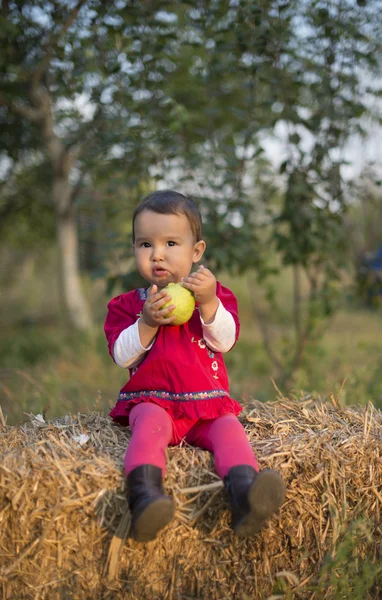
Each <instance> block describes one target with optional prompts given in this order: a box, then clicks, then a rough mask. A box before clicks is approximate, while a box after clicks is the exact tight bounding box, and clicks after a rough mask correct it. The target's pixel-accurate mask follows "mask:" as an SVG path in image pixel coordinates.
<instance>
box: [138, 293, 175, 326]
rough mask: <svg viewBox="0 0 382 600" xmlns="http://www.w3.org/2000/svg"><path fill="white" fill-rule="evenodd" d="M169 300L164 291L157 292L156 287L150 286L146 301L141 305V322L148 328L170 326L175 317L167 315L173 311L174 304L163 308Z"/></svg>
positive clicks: (169, 297)
mask: <svg viewBox="0 0 382 600" xmlns="http://www.w3.org/2000/svg"><path fill="white" fill-rule="evenodd" d="M170 300H171V296H169V295H168V293H167V291H166V290H160V291H159V292H158V286H156V285H152V286H151V288H149V291H148V294H147V300H146V302H145V303H144V305H143V314H142V317H141V318H142V320H143V322H144V323H145V324H146V325H148V326H149V327H159V326H160V325H170V324H171V323H172V322H173V320H174V319H175V316H173V317H169V316H168V315H169V314H170V313H171V312H172V311H173V310H174V308H175V304H169V305H168V306H166V308H163V306H164V305H165V304H167V302H169V301H170Z"/></svg>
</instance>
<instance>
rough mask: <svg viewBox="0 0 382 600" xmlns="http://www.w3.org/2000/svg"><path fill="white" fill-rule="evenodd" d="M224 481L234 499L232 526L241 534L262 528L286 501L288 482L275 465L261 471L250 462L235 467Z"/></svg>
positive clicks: (246, 535)
mask: <svg viewBox="0 0 382 600" xmlns="http://www.w3.org/2000/svg"><path fill="white" fill-rule="evenodd" d="M224 483H225V485H226V488H227V491H228V494H229V498H230V503H231V510H232V522H231V527H232V529H233V530H234V531H235V533H236V534H237V535H238V536H240V537H249V536H251V535H254V534H255V533H257V532H258V531H260V529H261V528H262V526H263V525H264V523H265V522H266V521H267V519H269V517H270V516H271V515H272V514H273V513H274V512H275V511H276V510H277V509H279V508H280V506H281V505H282V503H283V502H284V497H285V485H284V482H283V480H282V477H281V475H279V473H277V471H272V470H271V469H265V470H264V471H260V472H259V473H257V472H256V471H255V469H254V468H253V467H250V466H249V465H239V466H237V467H232V468H231V469H230V470H229V472H228V475H227V476H226V477H225V478H224Z"/></svg>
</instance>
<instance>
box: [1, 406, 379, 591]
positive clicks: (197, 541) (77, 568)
mask: <svg viewBox="0 0 382 600" xmlns="http://www.w3.org/2000/svg"><path fill="white" fill-rule="evenodd" d="M240 419H241V421H242V423H243V425H244V427H245V429H246V433H247V435H248V439H249V440H250V443H251V445H252V447H253V449H254V451H255V453H256V455H257V457H258V459H259V462H260V466H261V468H265V467H270V468H273V469H277V470H278V471H279V472H280V473H281V474H282V476H283V478H284V480H285V483H286V487H287V496H286V501H285V504H284V505H283V507H282V508H281V510H280V511H279V513H278V514H277V515H276V516H274V517H273V518H272V519H271V521H270V522H269V523H268V524H267V525H266V526H265V527H264V529H263V530H262V531H261V532H260V533H259V534H258V535H257V536H256V537H254V538H253V539H247V540H241V539H239V538H237V537H236V536H235V535H234V534H233V532H232V531H231V529H230V526H229V516H230V515H229V506H228V502H227V496H226V492H225V490H224V489H223V485H222V482H221V481H220V480H219V478H218V477H217V475H216V473H215V471H214V467H213V458H212V456H211V455H210V453H209V452H207V451H203V450H200V449H197V448H193V447H190V446H188V445H187V444H182V445H181V446H180V447H176V448H170V449H169V450H168V466H167V475H166V478H165V487H166V490H167V491H168V493H170V494H171V495H172V496H173V498H174V501H175V503H176V517H175V519H174V521H173V522H172V523H171V525H170V526H169V527H168V528H167V529H165V530H164V531H163V532H161V533H160V535H159V536H158V538H157V540H155V541H153V542H150V543H148V544H138V543H137V542H134V541H133V540H131V539H130V538H129V537H128V533H129V526H130V515H129V511H128V506H127V501H126V497H125V478H124V475H123V456H124V452H125V449H126V446H127V445H128V443H129V439H130V431H129V429H128V428H124V427H121V426H119V425H116V424H114V423H113V422H112V421H111V420H110V419H109V418H108V417H103V416H101V415H99V414H97V413H89V414H78V415H76V416H71V415H66V416H64V417H62V418H60V419H56V420H53V421H50V422H47V421H45V419H44V417H43V416H42V415H37V416H34V415H29V417H28V421H26V422H25V423H23V424H20V425H17V426H9V425H7V424H6V420H5V419H4V418H2V419H0V452H1V461H0V463H1V464H0V524H1V527H0V586H1V587H0V589H1V590H2V598H4V599H12V600H13V599H16V598H17V599H18V600H23V599H25V600H30V599H33V600H40V599H44V598H49V600H55V599H57V600H58V599H60V600H61V599H67V598H70V599H75V600H76V599H78V600H82V599H83V600H85V599H86V600H89V599H90V598H92V599H98V598H99V599H101V598H102V599H104V598H105V599H107V598H110V599H113V600H114V599H116V600H118V599H122V598H129V599H135V598H136V599H138V598H139V599H141V598H147V599H157V598H160V599H162V598H163V599H168V600H170V599H171V600H177V599H178V600H179V599H182V600H186V599H188V598H201V599H204V598H206V599H208V600H218V599H219V600H222V599H223V598H226V599H236V598H237V599H240V600H242V599H245V598H251V599H254V600H256V599H260V598H261V599H265V598H270V597H272V596H273V597H274V598H276V597H279V598H280V597H281V598H283V597H284V596H283V594H282V593H281V594H280V593H279V591H278V590H280V589H286V588H288V589H290V590H292V591H293V596H291V597H294V598H311V599H312V600H313V599H316V598H318V596H317V594H316V592H314V591H312V590H314V584H315V582H317V581H318V577H319V572H320V570H322V568H323V566H324V565H325V564H326V562H325V557H327V556H328V555H330V556H332V557H333V556H335V553H336V548H338V544H340V542H341V540H342V539H343V535H344V531H345V530H346V528H347V527H348V526H349V525H350V524H351V523H353V522H354V521H357V520H359V519H363V521H362V522H365V523H366V524H367V525H366V524H365V533H364V534H362V535H358V536H357V538H356V539H355V541H354V545H355V546H354V548H353V553H355V554H356V556H357V557H358V558H359V560H360V561H370V563H371V564H374V565H378V564H379V563H380V561H381V557H382V556H381V555H382V544H381V539H382V537H381V533H382V518H381V513H382V502H381V501H382V413H381V412H380V411H378V410H377V409H376V408H375V407H374V406H373V405H371V404H368V405H367V406H365V407H360V406H358V407H341V406H340V405H339V403H338V402H333V401H332V402H331V403H325V402H318V401H314V400H313V399H311V398H310V397H308V399H304V400H303V401H297V400H294V399H287V398H281V399H279V400H278V401H276V402H269V403H260V402H257V401H254V402H253V403H252V404H251V405H249V406H247V407H246V409H245V412H244V413H243V414H242V416H241V417H240ZM381 589H382V586H380V584H378V583H376V584H375V586H374V589H373V591H372V592H371V595H370V596H369V597H370V598H379V597H380V593H381ZM320 593H321V595H320V596H319V597H320V598H321V597H322V598H328V599H329V598H331V597H332V596H331V595H330V594H332V593H333V589H332V588H331V587H330V586H329V587H328V588H327V589H326V590H321V592H320Z"/></svg>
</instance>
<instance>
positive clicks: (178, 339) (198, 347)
mask: <svg viewBox="0 0 382 600" xmlns="http://www.w3.org/2000/svg"><path fill="white" fill-rule="evenodd" d="M216 293H217V296H218V298H219V299H220V301H221V303H222V304H223V306H224V307H225V308H226V309H227V310H228V311H229V312H230V313H231V314H232V316H233V318H234V320H235V324H236V340H237V338H238V336H239V328H240V324H239V317H238V311H237V300H236V298H235V296H234V295H233V293H232V292H231V291H230V290H229V289H228V288H225V287H223V286H222V285H221V284H220V283H218V284H217V292H216ZM146 297H147V296H146V290H145V289H144V288H140V289H137V290H133V291H131V292H128V293H126V294H121V295H120V296H117V297H116V298H114V299H113V300H111V301H110V302H109V304H108V314H107V317H106V321H105V334H106V338H107V341H108V345H109V353H110V355H111V356H112V358H113V359H114V357H113V347H114V344H115V342H116V340H117V339H118V337H119V335H120V334H121V332H122V331H123V330H124V329H126V328H127V327H129V326H130V325H132V324H133V323H135V321H137V320H138V319H139V317H140V314H141V312H142V310H143V305H144V303H145V301H146ZM129 372H130V379H129V381H128V382H127V383H126V385H124V387H123V388H122V389H121V391H120V394H119V398H118V401H117V404H116V406H115V407H114V408H113V410H112V411H111V412H110V416H111V417H112V418H113V419H114V420H115V421H118V422H119V423H121V424H122V425H128V422H129V421H128V416H129V413H130V411H131V409H132V408H133V406H134V405H135V404H139V403H141V402H154V403H155V404H158V405H159V406H162V407H163V408H164V409H165V410H166V411H168V413H169V415H170V416H171V417H172V418H173V419H174V420H177V419H181V418H182V417H186V418H187V419H192V420H197V419H203V420H204V419H214V418H216V417H219V416H222V415H224V414H227V413H232V414H234V415H238V414H239V413H240V412H241V410H242V407H241V405H240V404H239V403H238V402H237V401H236V400H234V399H233V398H231V397H230V394H229V382H228V374H227V370H226V367H225V364H224V360H223V355H222V354H221V353H220V352H216V351H214V350H211V349H210V348H208V346H207V345H206V343H205V341H204V339H203V330H202V324H201V321H200V315H199V310H198V308H197V307H195V311H194V314H193V315H192V317H191V319H190V320H189V321H188V322H187V323H185V324H184V325H163V326H161V327H159V329H158V333H157V336H156V339H155V342H154V344H153V346H152V348H151V349H150V350H149V351H148V352H147V354H146V356H145V357H144V359H143V360H142V362H141V363H139V364H138V366H137V367H135V368H133V369H129Z"/></svg>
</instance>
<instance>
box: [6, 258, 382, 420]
mask: <svg viewBox="0 0 382 600" xmlns="http://www.w3.org/2000/svg"><path fill="white" fill-rule="evenodd" d="M53 264H54V261H53V259H52V256H49V254H48V255H46V254H44V256H41V257H40V258H36V257H34V258H31V259H30V260H29V261H27V262H23V263H22V266H20V269H19V270H18V271H17V273H14V276H13V277H12V276H11V278H10V280H9V277H8V278H7V279H8V280H7V286H6V287H5V282H4V279H5V276H4V277H3V278H2V279H3V281H1V288H2V293H1V295H0V315H1V317H0V318H1V324H0V325H1V338H0V406H2V408H3V411H4V413H5V415H6V416H7V419H8V422H9V423H16V422H20V421H21V420H23V419H24V418H25V413H30V412H32V413H39V412H42V411H43V410H47V411H48V412H47V416H48V417H50V418H52V417H54V416H58V415H63V414H67V413H69V412H72V413H76V412H77V411H87V410H99V411H100V412H101V413H102V414H107V412H108V410H109V408H110V407H111V406H113V404H114V402H115V399H116V396H117V392H118V390H119V388H120V387H121V386H122V385H123V383H124V382H125V380H126V372H125V371H123V370H122V369H120V368H118V367H117V366H116V365H114V364H113V362H112V361H111V359H110V358H109V356H108V354H107V348H106V343H105V339H104V335H103V328H102V326H103V319H104V315H105V311H106V304H107V301H108V298H107V297H106V295H105V289H104V284H103V282H102V281H91V280H87V281H86V287H87V291H88V297H89V299H90V300H91V303H92V306H93V311H94V315H95V326H94V331H93V333H92V335H91V336H89V337H84V336H81V335H78V334H72V333H70V332H69V331H68V330H67V329H66V328H65V327H64V325H63V324H62V323H60V318H59V314H60V308H59V298H58V293H57V286H56V275H55V269H54V266H53ZM220 280H221V281H222V283H223V284H225V285H228V286H229V287H231V288H232V289H233V291H234V292H235V293H236V294H237V296H238V299H239V306H240V316H241V324H242V330H241V337H240V340H239V342H238V343H237V345H236V347H235V349H234V350H233V351H232V352H231V353H229V354H227V355H226V361H227V365H228V369H229V375H230V380H231V391H232V395H234V396H235V397H236V398H237V399H239V400H241V401H243V402H244V403H245V402H248V401H250V400H251V399H252V398H257V399H259V400H262V401H266V400H273V399H274V398H275V397H276V391H275V388H274V386H273V383H272V381H271V378H270V376H271V375H272V374H273V372H272V365H271V364H270V362H269V359H268V357H267V355H266V353H265V351H264V348H263V345H262V340H261V336H260V332H259V328H258V326H257V323H256V319H255V317H254V315H253V313H252V309H251V303H250V292H249V290H248V286H247V278H246V277H240V278H228V277H225V276H222V277H220ZM277 289H278V293H279V294H280V299H282V302H281V306H282V310H280V312H279V313H278V314H277V315H276V316H273V318H272V327H273V331H274V332H275V335H276V336H278V338H279V340H280V344H282V343H285V342H284V341H283V339H282V338H283V335H284V334H285V333H288V331H290V324H289V323H290V322H289V316H288V313H289V308H290V306H289V304H290V300H289V299H290V297H291V292H290V278H289V276H288V273H284V274H283V277H281V278H280V281H279V283H278V288H277ZM117 293H118V292H117V291H116V292H115V294H117ZM380 324H381V312H380V311H369V310H366V309H359V308H352V307H351V305H350V303H349V302H348V303H347V305H346V307H345V308H343V309H342V310H341V311H340V312H338V313H337V314H336V316H335V317H334V319H333V320H332V321H331V322H330V323H328V328H327V330H326V333H325V335H324V337H323V339H322V341H321V342H320V344H319V345H316V346H314V347H313V348H310V350H309V355H308V360H307V362H306V364H305V365H304V367H303V368H301V369H300V371H299V372H298V373H297V377H296V383H295V390H294V393H295V394H296V395H297V396H299V395H300V394H306V393H314V394H317V395H320V396H321V397H325V396H327V395H328V394H330V393H334V394H337V393H338V392H339V390H340V389H341V386H342V384H343V382H344V381H345V380H346V381H345V383H344V386H343V389H342V392H341V401H342V402H344V403H347V404H357V403H360V404H365V403H366V402H368V401H371V402H373V403H374V404H375V405H376V406H378V407H380V408H382V336H381V335H380ZM276 384H279V382H277V380H276ZM282 391H284V390H282Z"/></svg>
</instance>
